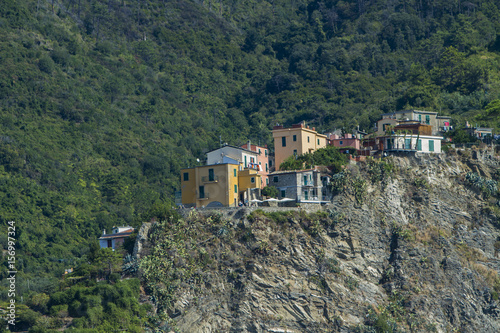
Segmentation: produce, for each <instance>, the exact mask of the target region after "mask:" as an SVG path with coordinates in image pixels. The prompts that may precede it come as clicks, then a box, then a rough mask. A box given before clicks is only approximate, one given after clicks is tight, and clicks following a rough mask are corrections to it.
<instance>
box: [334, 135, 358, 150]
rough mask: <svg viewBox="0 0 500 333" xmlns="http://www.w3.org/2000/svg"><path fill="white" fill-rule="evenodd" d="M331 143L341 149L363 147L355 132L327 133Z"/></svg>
mask: <svg viewBox="0 0 500 333" xmlns="http://www.w3.org/2000/svg"><path fill="white" fill-rule="evenodd" d="M327 137H328V141H329V144H330V145H332V146H334V147H337V148H339V149H341V150H342V149H347V148H350V149H353V148H354V150H360V149H361V140H360V139H359V138H357V137H356V136H355V135H354V134H350V133H346V134H344V135H339V134H327Z"/></svg>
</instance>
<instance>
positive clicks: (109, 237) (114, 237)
mask: <svg viewBox="0 0 500 333" xmlns="http://www.w3.org/2000/svg"><path fill="white" fill-rule="evenodd" d="M133 232H134V228H132V227H130V226H127V227H113V230H112V231H111V233H110V234H106V230H103V232H102V236H101V237H100V238H99V246H100V247H101V249H105V248H112V249H113V250H115V249H117V248H118V247H119V246H120V245H121V244H123V242H124V241H125V238H127V237H130V235H132V233H133Z"/></svg>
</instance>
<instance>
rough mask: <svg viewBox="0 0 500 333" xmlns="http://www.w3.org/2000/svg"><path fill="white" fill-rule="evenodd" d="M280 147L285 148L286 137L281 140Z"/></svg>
mask: <svg viewBox="0 0 500 333" xmlns="http://www.w3.org/2000/svg"><path fill="white" fill-rule="evenodd" d="M281 147H286V136H284V137H282V138H281Z"/></svg>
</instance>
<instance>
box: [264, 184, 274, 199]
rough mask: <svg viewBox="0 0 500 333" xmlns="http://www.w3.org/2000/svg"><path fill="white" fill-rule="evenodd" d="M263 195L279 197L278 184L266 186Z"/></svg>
mask: <svg viewBox="0 0 500 333" xmlns="http://www.w3.org/2000/svg"><path fill="white" fill-rule="evenodd" d="M262 195H265V196H267V197H271V198H277V197H278V189H277V188H276V186H266V187H264V188H263V189H262Z"/></svg>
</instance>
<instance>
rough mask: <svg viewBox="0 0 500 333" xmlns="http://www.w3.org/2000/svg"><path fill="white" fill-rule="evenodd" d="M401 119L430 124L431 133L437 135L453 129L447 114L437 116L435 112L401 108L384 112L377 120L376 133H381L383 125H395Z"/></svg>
mask: <svg viewBox="0 0 500 333" xmlns="http://www.w3.org/2000/svg"><path fill="white" fill-rule="evenodd" d="M401 121H417V122H419V123H421V124H425V125H430V126H432V133H431V134H432V135H439V134H442V133H444V132H446V131H449V130H451V129H453V127H452V126H451V118H450V117H447V116H438V113H437V112H433V111H422V110H402V111H395V112H392V113H385V114H383V115H382V119H381V120H379V121H378V126H377V135H383V134H384V132H385V129H384V127H385V126H384V125H390V126H395V125H396V124H395V123H399V122H401Z"/></svg>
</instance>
